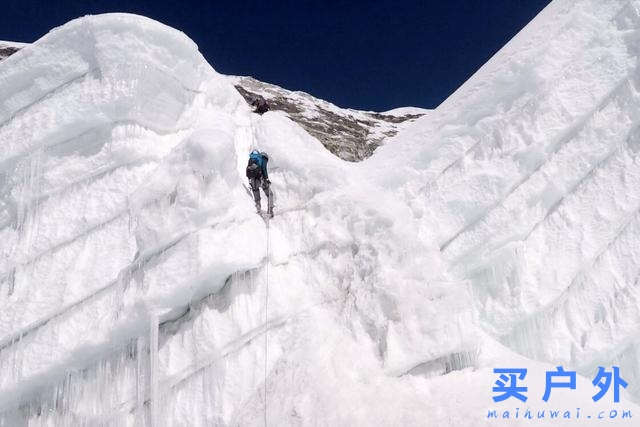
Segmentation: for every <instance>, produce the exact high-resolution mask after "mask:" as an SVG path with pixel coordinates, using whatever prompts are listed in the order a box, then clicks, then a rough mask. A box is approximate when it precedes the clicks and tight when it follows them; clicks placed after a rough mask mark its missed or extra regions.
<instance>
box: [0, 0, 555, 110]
mask: <svg viewBox="0 0 640 427" xmlns="http://www.w3.org/2000/svg"><path fill="white" fill-rule="evenodd" d="M548 3H549V1H548V0H468V1H463V0H446V1H444V0H442V1H423V2H392V1H377V2H376V1H372V2H358V1H344V2H342V1H336V2H307V1H278V2H275V1H244V2H243V1H221V2H218V1H188V0H184V1H167V2H162V1H157V0H156V1H149V0H138V1H108V0H85V1H79V0H77V1H49V2H46V1H42V0H22V1H15V0H5V1H4V2H3V7H2V13H0V39H1V40H15V41H26V42H30V41H34V40H36V39H38V38H39V37H40V36H42V35H44V34H45V33H46V32H47V31H48V30H49V29H51V28H53V27H55V26H58V25H62V24H64V23H65V22H67V21H69V20H70V19H73V18H76V17H78V16H82V15H86V14H97V13H104V12H131V13H138V14H141V15H145V16H148V17H150V18H153V19H156V20H159V21H161V22H163V23H165V24H167V25H170V26H172V27H175V28H178V29H180V30H182V31H184V32H185V33H186V34H187V35H188V36H189V37H191V38H192V39H193V40H194V41H195V42H196V43H197V44H198V46H199V47H200V51H201V52H202V53H203V54H204V56H205V57H206V58H207V60H208V61H209V62H210V63H211V64H212V65H213V67H214V68H215V69H216V70H217V71H219V72H221V73H225V74H237V75H252V76H254V77H256V78H258V79H260V80H263V81H267V82H270V83H275V84H278V85H280V86H283V87H285V88H287V89H292V90H303V91H305V92H309V93H311V94H312V95H314V96H317V97H319V98H322V99H326V100H328V101H331V102H333V103H335V104H337V105H339V106H341V107H350V108H358V109H364V110H375V111H384V110H388V109H391V108H395V107H401V106H417V107H425V108H433V107H436V106H437V105H438V104H440V103H441V102H442V101H443V100H444V99H445V98H446V97H447V96H448V95H450V94H451V93H452V92H453V91H454V90H455V89H456V88H457V87H459V86H460V85H461V84H462V83H464V81H465V80H466V79H467V78H469V77H470V76H471V75H472V74H473V73H474V72H475V71H476V70H477V69H478V68H479V67H480V66H481V65H482V64H484V63H485V62H486V61H487V60H488V59H489V58H490V57H491V56H492V55H493V54H494V53H495V52H497V51H498V50H499V49H500V48H501V47H502V46H503V45H504V44H505V43H506V42H507V41H509V39H511V37H513V36H514V35H515V34H516V33H517V32H518V31H519V30H520V29H522V27H524V26H525V25H526V24H527V23H528V22H529V21H530V20H531V19H532V18H533V17H534V16H535V15H536V14H537V13H538V12H539V11H540V10H542V9H543V8H544V7H545V6H546V5H547V4H548Z"/></svg>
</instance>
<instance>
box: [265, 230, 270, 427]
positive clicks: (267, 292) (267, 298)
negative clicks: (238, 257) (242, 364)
mask: <svg viewBox="0 0 640 427" xmlns="http://www.w3.org/2000/svg"><path fill="white" fill-rule="evenodd" d="M269 259H270V257H269V218H267V264H266V268H265V277H266V286H265V292H264V425H265V427H267V355H268V353H267V348H268V347H267V344H268V341H267V335H268V332H269V328H268V325H267V322H268V320H269V317H268V307H269Z"/></svg>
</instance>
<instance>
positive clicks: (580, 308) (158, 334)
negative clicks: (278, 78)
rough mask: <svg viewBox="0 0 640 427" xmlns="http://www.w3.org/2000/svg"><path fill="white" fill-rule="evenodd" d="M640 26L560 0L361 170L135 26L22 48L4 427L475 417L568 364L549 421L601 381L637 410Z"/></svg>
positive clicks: (0, 374) (14, 84)
mask: <svg viewBox="0 0 640 427" xmlns="http://www.w3.org/2000/svg"><path fill="white" fill-rule="evenodd" d="M639 31H640V1H618V0H606V1H601V0H599V1H596V0H556V1H554V2H553V3H551V4H550V5H549V6H548V7H547V8H546V9H545V10H544V11H543V12H541V14H540V15H538V16H537V17H536V18H535V19H534V20H533V21H532V22H531V23H530V24H529V25H528V26H527V27H526V28H525V29H524V30H523V31H522V32H521V33H519V34H518V35H517V36H516V37H515V38H514V39H513V40H512V41H511V42H510V43H509V44H507V45H506V46H505V47H504V48H503V49H502V50H501V51H500V52H499V53H498V54H496V55H495V56H494V57H493V58H492V59H491V60H490V61H489V62H488V63H487V64H486V65H485V66H483V67H482V68H481V69H480V70H479V71H478V72H477V73H476V74H475V75H474V76H473V77H472V78H471V79H470V80H469V81H468V82H466V83H465V84H464V85H463V86H462V87H461V88H460V89H458V90H457V91H456V92H455V93H454V94H453V95H452V96H451V97H450V98H449V99H447V100H446V101H445V102H444V103H443V104H442V105H441V106H439V107H438V108H437V109H435V110H433V111H431V112H430V113H429V114H427V115H425V116H424V117H422V118H419V119H417V120H416V121H415V122H413V123H410V124H407V125H406V126H403V127H402V128H401V129H400V130H399V131H398V133H397V134H396V135H395V136H393V137H389V138H386V139H385V140H384V145H383V146H381V147H379V148H377V149H376V151H375V152H374V154H373V155H372V157H371V158H369V159H366V160H364V161H362V162H359V163H348V162H345V161H343V160H340V159H339V158H337V157H336V156H334V155H333V154H331V153H329V152H328V151H327V150H326V149H325V148H324V147H323V146H322V144H321V143H320V142H319V141H318V140H317V139H316V138H314V137H312V136H311V135H309V134H308V133H307V132H306V131H305V130H304V129H303V128H301V127H300V126H298V125H297V124H296V123H295V122H293V121H292V120H291V119H290V118H288V117H287V115H286V114H284V113H281V112H274V111H272V112H269V113H266V114H265V115H263V116H257V115H254V114H252V113H251V111H250V109H249V107H248V106H247V105H246V103H245V102H244V100H243V98H242V97H241V96H240V94H239V93H238V92H237V91H236V90H235V89H234V87H233V83H234V79H230V78H229V77H227V76H222V75H220V74H218V73H217V72H216V71H214V69H213V68H212V67H211V66H210V65H209V64H208V63H207V62H206V61H205V60H204V58H203V57H202V56H201V55H200V53H199V52H198V49H197V46H196V45H195V44H194V43H193V42H192V41H191V40H189V38H188V37H187V36H185V35H184V34H182V33H180V32H179V31H177V30H174V29H171V28H169V27H167V26H164V25H162V24H160V23H157V22H155V21H152V20H150V19H146V18H143V17H139V16H134V15H127V14H107V15H98V16H87V17H83V18H80V19H77V20H74V21H72V22H70V23H68V24H66V25H64V26H62V27H60V28H57V29H55V30H53V31H51V32H50V33H49V34H47V35H46V36H44V37H43V38H42V39H40V40H38V41H37V42H35V43H33V44H31V45H27V46H25V47H24V48H22V49H21V50H20V51H19V52H17V53H15V54H13V55H11V56H10V57H8V58H6V59H4V60H3V61H2V62H0V168H1V172H2V175H1V179H0V186H1V188H2V191H1V192H0V194H1V197H0V239H1V241H2V244H1V245H0V251H1V253H2V257H0V271H1V274H0V277H1V278H0V426H14V425H34V426H37V425H56V426H58V425H69V426H72V425H73V426H75V425H202V426H204V425H264V424H265V423H266V424H268V425H332V426H333V425H373V424H374V423H375V424H381V425H424V424H428V425H483V424H485V423H487V424H490V422H489V421H487V420H486V419H485V416H486V410H487V408H489V407H490V404H491V384H492V380H493V374H492V368H493V367H497V366H498V365H510V366H511V367H515V366H514V364H515V365H520V366H526V367H528V368H529V369H530V372H531V381H532V382H531V385H530V389H531V390H539V389H540V387H542V386H541V384H540V382H541V381H542V380H541V378H542V379H543V378H544V371H545V370H546V369H548V368H549V367H551V366H555V364H563V365H564V366H565V367H568V368H571V369H575V370H577V371H578V372H579V373H580V374H581V376H580V378H579V384H582V385H584V384H586V385H587V386H586V387H582V388H580V390H579V391H578V392H576V393H575V394H574V395H572V396H568V397H566V399H565V401H566V402H567V404H568V405H569V404H570V405H572V406H571V407H573V406H581V405H582V406H587V403H588V402H590V399H591V394H589V391H590V389H589V387H588V386H590V384H589V382H590V378H591V377H592V374H593V372H594V371H595V368H596V367H597V366H598V365H607V366H609V365H611V364H616V365H619V366H621V369H622V372H623V374H624V375H625V378H626V379H627V380H628V381H629V383H630V388H629V389H628V390H627V393H625V394H624V397H625V399H626V400H625V405H626V407H628V408H633V409H634V410H635V408H636V406H635V404H634V403H633V402H637V401H638V399H639V397H640V395H639V393H640V386H639V385H638V383H637V382H635V381H634V380H636V379H638V378H640V365H639V361H640V351H639V350H638V342H639V341H638V333H637V325H638V324H639V323H640V310H639V308H638V307H639V305H638V287H637V283H638V273H639V270H640V268H639V267H640V266H639V265H638V263H639V262H640V261H639V260H640V254H639V253H638V247H640V246H639V245H638V235H639V232H640V231H639V227H640V223H639V222H638V220H639V218H640V216H639V214H638V212H639V210H640V198H639V197H638V196H637V192H636V191H635V189H637V188H638V186H639V184H640V182H638V180H639V179H640V161H639V160H638V158H637V156H636V153H637V152H638V151H639V150H638V146H639V139H638V138H639V137H640V133H638V130H637V129H638V124H639V123H640V108H639V106H640V101H639V100H640V98H639V95H638V90H637V84H638V75H637V74H638V73H637V55H638V49H637V46H638V34H640V33H639ZM418 83H420V84H428V83H427V82H418ZM407 111H409V112H411V111H414V110H411V109H409V110H400V112H407ZM396 113H399V112H393V111H391V112H389V113H388V114H396ZM254 147H259V148H260V149H261V150H265V151H267V152H268V153H269V154H270V157H271V162H270V164H271V173H270V175H271V180H272V183H273V188H274V191H275V193H276V197H277V198H276V217H275V218H274V219H273V220H271V221H270V222H269V226H268V227H265V223H264V222H263V221H262V219H260V218H259V217H258V216H256V215H255V214H254V213H253V208H252V200H251V198H250V197H249V196H248V194H247V193H246V191H245V189H244V188H243V182H244V179H243V172H244V170H243V169H244V166H245V161H246V155H247V153H248V152H249V151H250V149H252V148H254ZM267 291H268V295H267ZM267 298H268V305H265V301H266V300H267ZM265 343H266V344H267V346H266V347H265ZM265 354H266V355H267V357H266V358H265ZM532 400H533V398H532ZM540 406H541V407H543V406H544V405H543V404H542V402H540ZM595 406H597V405H595Z"/></svg>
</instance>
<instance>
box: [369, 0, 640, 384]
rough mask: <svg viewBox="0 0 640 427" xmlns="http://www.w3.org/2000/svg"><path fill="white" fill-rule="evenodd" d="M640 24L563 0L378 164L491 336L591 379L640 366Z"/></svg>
mask: <svg viewBox="0 0 640 427" xmlns="http://www.w3.org/2000/svg"><path fill="white" fill-rule="evenodd" d="M639 29H640V3H639V2H637V1H554V2H553V3H552V4H551V5H549V6H548V7H547V8H546V9H545V10H544V11H543V12H542V13H541V14H540V15H539V16H537V17H536V18H535V19H534V21H533V22H532V23H530V24H529V25H528V26H527V27H526V28H525V29H524V30H523V31H522V32H521V33H520V34H518V35H517V36H516V37H515V38H514V39H513V40H512V41H511V42H510V43H509V44H508V45H507V46H505V47H504V48H503V49H502V50H501V51H500V52H499V53H498V54H496V55H495V57H494V58H492V59H491V60H490V61H489V62H488V63H487V64H486V65H484V66H483V67H482V68H481V69H480V70H479V71H478V72H477V73H476V74H475V75H474V76H473V77H472V78H471V79H470V80H469V81H468V82H466V83H465V84H464V85H463V86H462V87H461V88H460V89H458V90H457V91H456V92H455V93H454V94H453V95H451V97H450V98H448V99H447V100H446V101H445V102H444V103H443V104H442V105H441V106H439V107H438V108H437V110H436V111H435V113H434V114H433V115H432V116H430V117H428V118H426V119H421V120H418V121H417V122H416V123H415V125H413V128H412V129H411V130H408V131H407V132H406V133H403V134H401V135H398V137H397V138H395V139H394V140H393V141H390V142H389V143H388V144H387V145H386V146H385V147H383V148H381V149H380V150H379V151H378V152H377V153H376V154H375V155H374V158H372V159H371V164H370V166H375V167H376V168H384V170H385V172H387V171H388V173H384V174H376V175H375V176H374V177H373V179H377V180H378V181H380V182H381V183H382V184H383V185H385V186H388V187H395V186H398V185H400V188H402V191H403V192H404V194H405V197H406V200H407V202H408V203H410V204H411V205H412V208H413V212H414V216H415V217H417V218H422V222H421V233H423V234H424V235H425V236H433V237H434V238H436V239H437V241H438V243H439V246H440V249H441V252H442V255H443V256H444V258H445V262H446V263H447V264H448V266H449V272H450V274H452V278H453V279H455V280H468V281H469V282H470V283H471V285H472V287H473V293H474V300H475V301H476V304H477V308H478V314H479V317H480V321H481V324H482V327H483V329H484V330H485V331H487V332H488V333H490V334H491V335H492V336H493V337H496V338H497V339H499V340H500V341H501V342H502V343H503V344H505V345H506V346H508V347H510V348H511V349H513V350H516V351H517V352H519V353H521V354H523V355H526V356H528V357H531V358H533V359H536V360H542V361H547V362H550V363H554V364H564V365H565V366H572V367H574V368H576V369H578V370H579V371H580V372H582V373H584V374H586V375H591V374H592V373H593V372H594V369H595V366H597V365H598V364H603V365H611V364H614V363H620V364H622V365H623V368H622V369H623V370H624V371H625V372H626V373H627V374H628V375H629V377H636V378H637V376H638V369H639V367H640V363H639V359H638V356H637V351H636V345H635V343H636V342H637V339H638V329H637V325H638V320H639V317H638V314H639V313H638V287H637V283H638V274H639V273H640V264H639V262H640V258H638V253H637V248H638V230H637V229H638V219H639V218H640V217H639V216H638V212H639V209H640V198H639V197H638V192H637V188H638V185H639V184H640V182H639V179H640V159H638V156H637V152H638V141H639V139H638V137H639V135H640V134H639V133H638V124H639V123H640V102H639V101H640V98H639V95H638V93H639V92H638V81H639V80H638V77H639V74H638V42H639V37H638V36H639V32H638V31H639ZM405 177H406V179H407V180H406V182H402V180H403V179H404V178H405ZM636 390H637V388H636Z"/></svg>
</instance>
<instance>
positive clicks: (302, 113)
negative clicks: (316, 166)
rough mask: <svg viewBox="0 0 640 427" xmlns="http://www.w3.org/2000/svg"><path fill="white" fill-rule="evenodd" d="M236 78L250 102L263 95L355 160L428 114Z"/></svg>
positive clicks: (330, 147) (343, 155)
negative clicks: (361, 106) (363, 107)
mask: <svg viewBox="0 0 640 427" xmlns="http://www.w3.org/2000/svg"><path fill="white" fill-rule="evenodd" d="M232 78H233V79H234V86H235V87H236V89H237V90H238V92H240V94H241V95H242V96H243V97H244V98H245V99H246V100H247V102H248V103H251V102H252V101H253V99H254V98H255V97H257V96H263V97H264V98H265V99H266V100H267V102H268V103H269V109H270V110H271V111H283V112H284V113H286V114H287V116H289V118H290V119H291V120H293V121H294V122H296V123H297V124H298V125H300V126H301V127H302V128H303V129H304V130H306V131H307V132H308V133H309V134H311V135H312V136H313V137H315V138H316V139H318V140H319V141H320V142H321V143H322V144H323V145H324V146H325V147H326V148H327V150H329V151H331V152H332V153H333V154H335V155H336V156H338V157H340V158H341V159H343V160H347V161H352V162H354V161H360V160H363V159H365V158H367V157H369V156H370V155H371V154H372V153H373V151H374V150H375V149H376V148H377V147H378V146H380V145H381V144H382V143H383V140H384V139H385V138H387V137H390V136H394V135H395V134H396V133H397V132H398V130H399V129H400V128H402V127H403V126H406V125H407V124H408V123H410V122H412V121H414V120H415V119H417V118H419V117H421V116H423V115H424V114H426V113H428V110H423V109H418V108H410V109H402V110H401V111H400V112H388V113H376V112H368V111H358V110H351V109H345V108H339V107H337V106H335V105H333V104H331V103H329V102H326V101H323V100H320V99H317V98H314V97H313V96H311V95H309V94H307V93H305V92H294V91H289V90H287V89H283V88H281V87H279V86H276V85H272V84H269V83H264V82H261V81H259V80H256V79H254V78H251V77H232Z"/></svg>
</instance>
